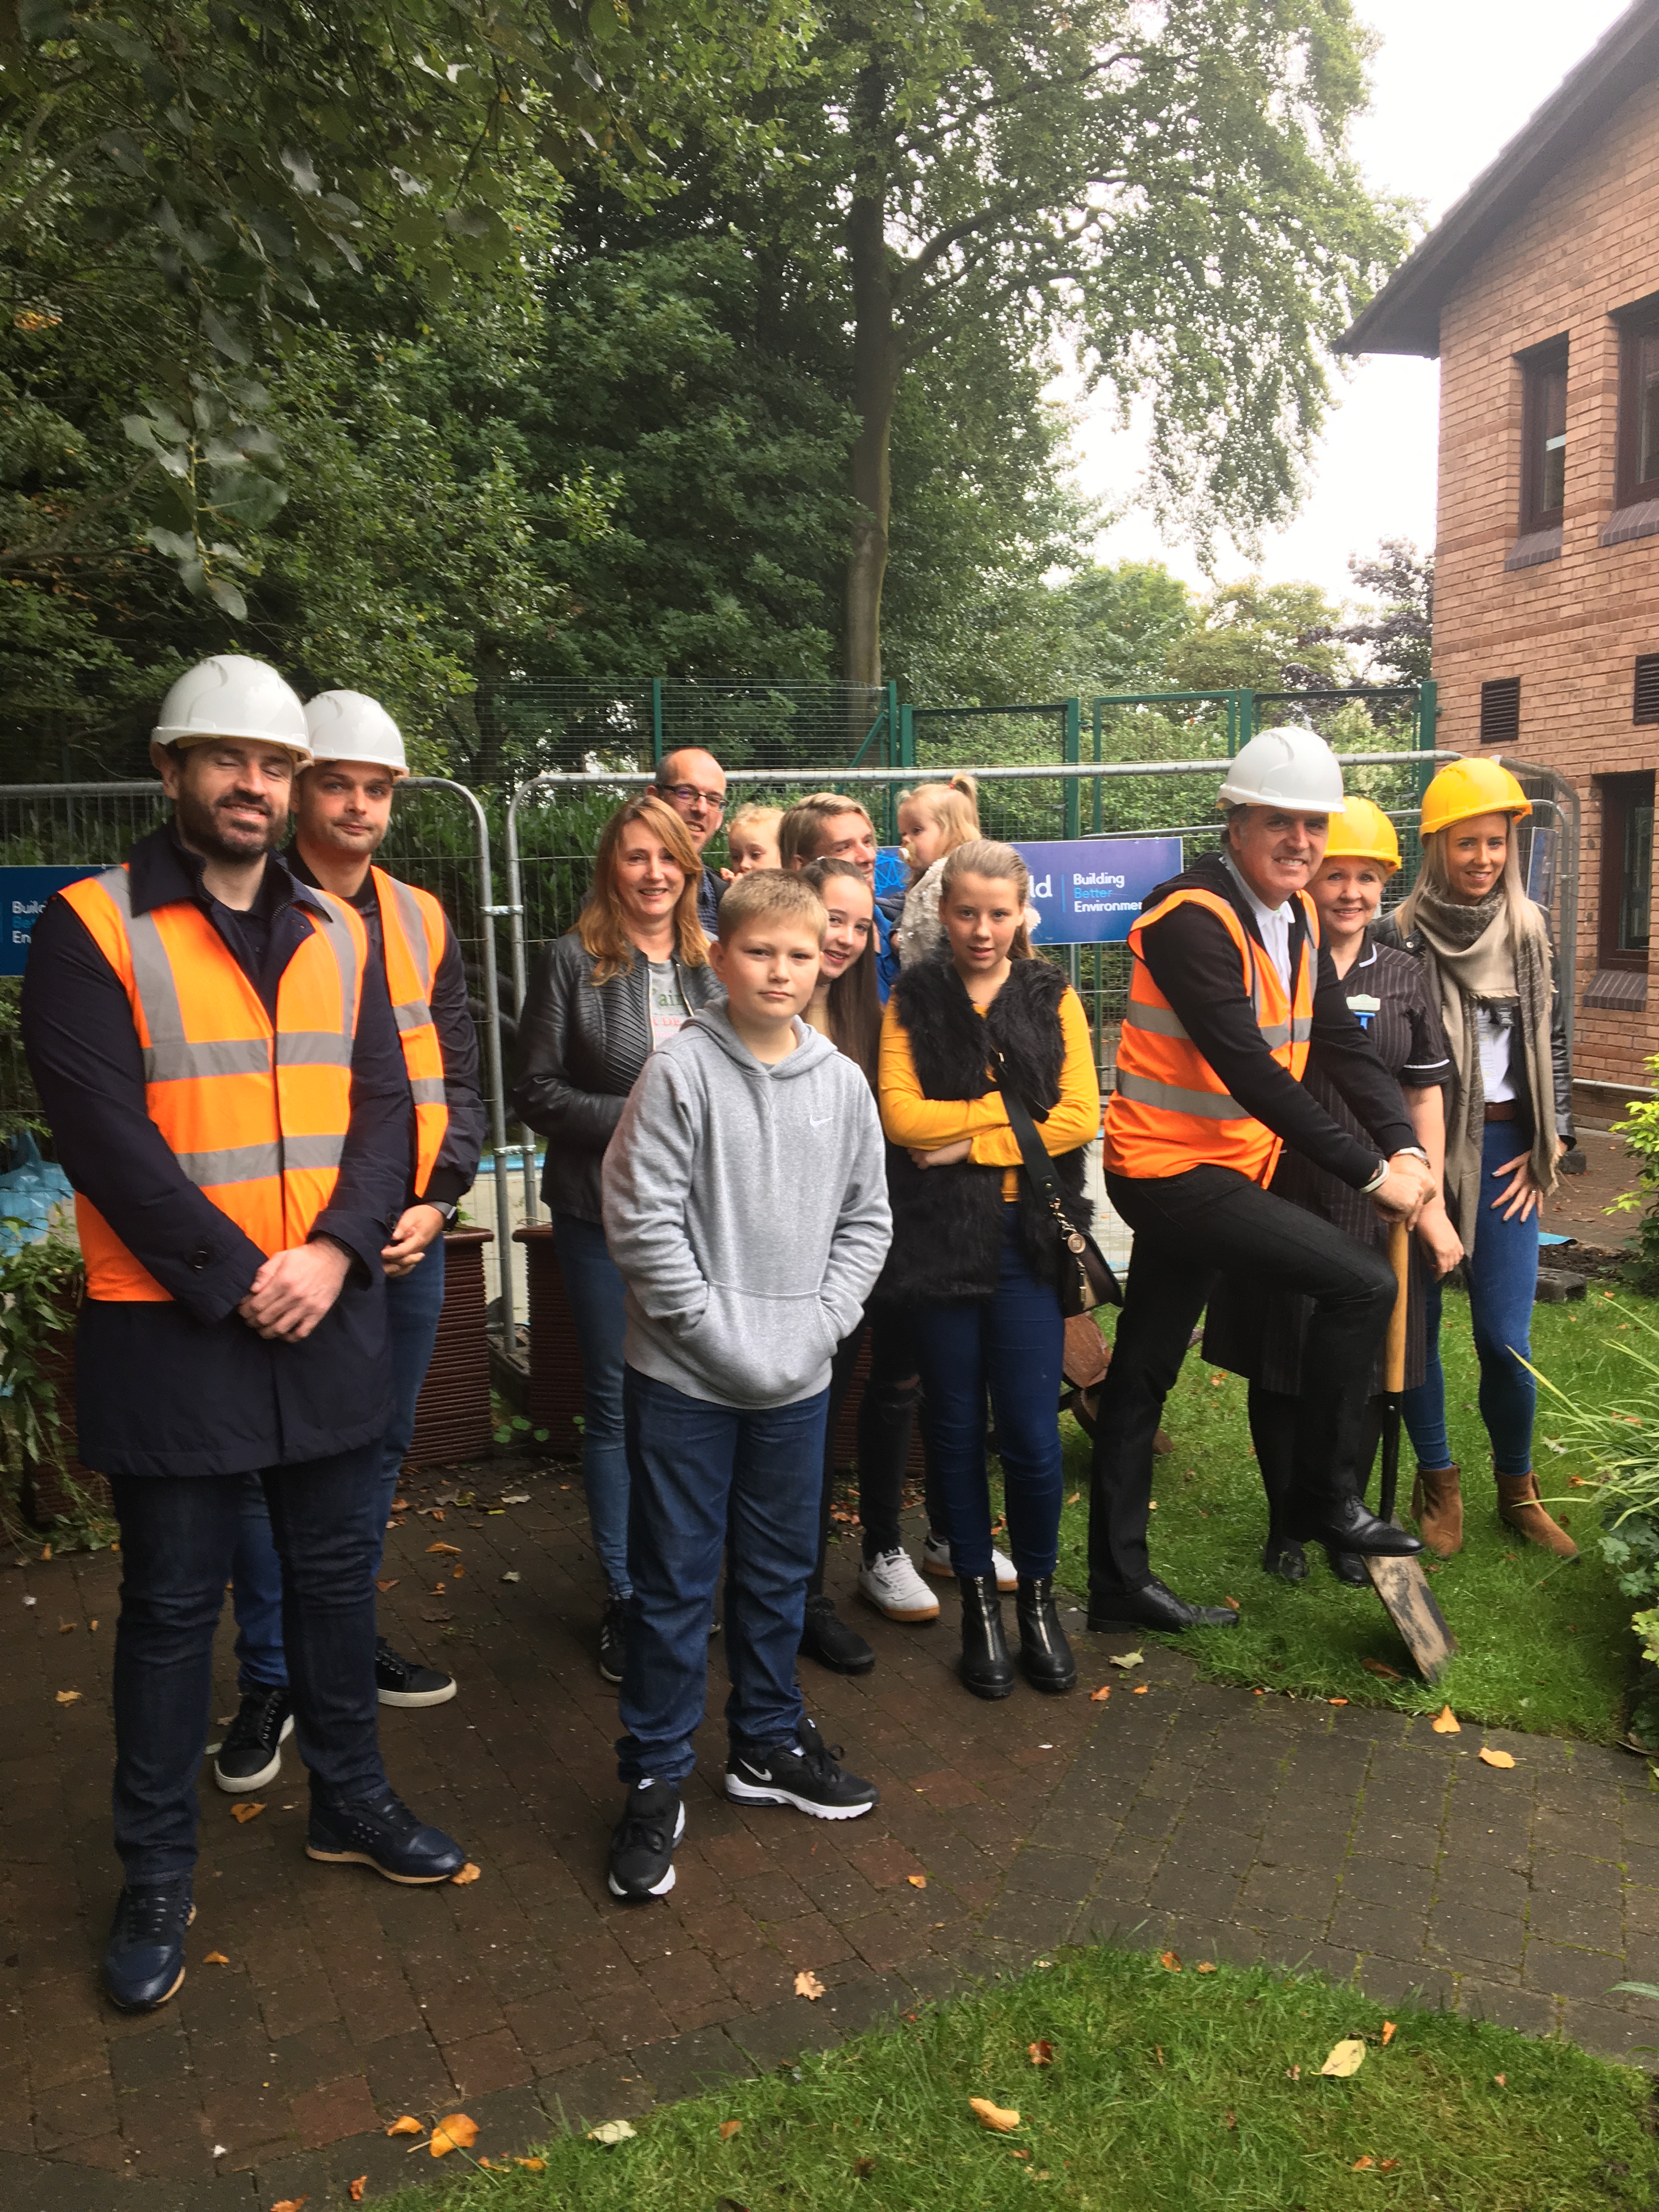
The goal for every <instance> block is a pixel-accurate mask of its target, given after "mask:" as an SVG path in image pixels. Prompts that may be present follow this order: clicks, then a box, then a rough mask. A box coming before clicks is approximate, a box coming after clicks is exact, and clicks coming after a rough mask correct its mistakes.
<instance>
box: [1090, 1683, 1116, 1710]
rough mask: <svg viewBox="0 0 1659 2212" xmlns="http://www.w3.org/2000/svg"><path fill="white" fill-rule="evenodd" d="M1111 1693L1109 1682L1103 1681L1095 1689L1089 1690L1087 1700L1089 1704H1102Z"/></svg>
mask: <svg viewBox="0 0 1659 2212" xmlns="http://www.w3.org/2000/svg"><path fill="white" fill-rule="evenodd" d="M1111 1694H1112V1686H1111V1684H1110V1683H1109V1682H1103V1683H1102V1684H1101V1686H1100V1687H1099V1688H1098V1689H1097V1690H1091V1691H1090V1692H1089V1702H1090V1704H1091V1705H1104V1704H1105V1702H1106V1700H1107V1699H1108V1698H1109V1697H1110V1696H1111Z"/></svg>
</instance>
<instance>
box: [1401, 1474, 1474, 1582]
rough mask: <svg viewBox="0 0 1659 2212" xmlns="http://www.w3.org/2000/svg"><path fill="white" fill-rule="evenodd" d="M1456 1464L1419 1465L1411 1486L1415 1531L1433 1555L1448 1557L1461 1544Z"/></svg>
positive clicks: (1460, 1509)
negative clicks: (1443, 1465)
mask: <svg viewBox="0 0 1659 2212" xmlns="http://www.w3.org/2000/svg"><path fill="white" fill-rule="evenodd" d="M1458 1472H1459V1470H1458V1466H1457V1462H1456V1461H1455V1460H1454V1461H1453V1462H1452V1463H1451V1465H1450V1466H1449V1467H1419V1468H1418V1470H1417V1480H1416V1481H1415V1482H1414V1483H1413V1486H1412V1518H1413V1520H1414V1521H1415V1522H1416V1523H1417V1531H1418V1534H1419V1535H1420V1536H1421V1537H1422V1539H1423V1541H1424V1543H1425V1544H1426V1545H1427V1547H1428V1548H1429V1550H1430V1551H1431V1552H1432V1553H1434V1555H1435V1557H1436V1559H1450V1557H1451V1555H1452V1553H1454V1552H1461V1551H1462V1548H1463V1493H1462V1490H1461V1489H1460V1488H1459V1486H1458Z"/></svg>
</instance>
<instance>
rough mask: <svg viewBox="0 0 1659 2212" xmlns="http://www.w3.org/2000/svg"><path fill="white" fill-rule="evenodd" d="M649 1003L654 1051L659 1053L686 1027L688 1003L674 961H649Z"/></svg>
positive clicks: (647, 997)
mask: <svg viewBox="0 0 1659 2212" xmlns="http://www.w3.org/2000/svg"><path fill="white" fill-rule="evenodd" d="M646 969H647V981H646V987H645V994H646V1004H647V1006H648V1007H649V1008H650V1012H651V1049H652V1051H653V1052H659V1051H660V1050H661V1049H662V1048H663V1046H664V1045H665V1044H666V1043H667V1042H668V1040H669V1039H670V1037H677V1036H678V1035H679V1033H680V1031H681V1030H683V1029H684V1027H685V1001H684V999H683V998H682V997H681V996H680V987H679V981H678V977H677V976H676V975H675V973H674V963H673V962H672V961H671V960H647V963H646Z"/></svg>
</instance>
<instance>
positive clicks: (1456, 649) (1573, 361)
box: [1378, 84, 1659, 1084]
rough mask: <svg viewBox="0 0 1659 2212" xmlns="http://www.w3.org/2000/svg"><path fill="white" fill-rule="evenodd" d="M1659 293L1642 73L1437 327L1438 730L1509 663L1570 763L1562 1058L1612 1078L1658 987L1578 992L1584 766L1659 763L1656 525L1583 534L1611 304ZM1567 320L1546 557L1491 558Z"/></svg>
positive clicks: (1594, 896)
mask: <svg viewBox="0 0 1659 2212" xmlns="http://www.w3.org/2000/svg"><path fill="white" fill-rule="evenodd" d="M1656 291H1659V84H1649V85H1646V86H1644V88H1642V89H1641V90H1640V91H1638V93H1636V94H1633V95H1632V98H1631V99H1630V100H1628V101H1626V104H1625V106H1623V107H1622V108H1621V109H1620V111H1619V112H1617V114H1616V115H1615V116H1614V117H1613V118H1612V120H1611V121H1610V123H1609V124H1608V125H1607V127H1606V128H1605V130H1604V131H1603V132H1602V134H1601V137H1600V139H1599V141H1598V143H1596V144H1595V146H1593V147H1591V148H1589V149H1586V150H1585V151H1584V152H1583V153H1582V154H1581V155H1578V156H1577V158H1576V159H1575V160H1574V161H1571V163H1570V164H1568V165H1567V166H1566V167H1564V168H1563V169H1562V171H1561V172H1560V173H1559V175H1558V176H1557V177H1556V179H1554V181H1553V183H1552V184H1551V185H1549V186H1548V187H1547V189H1546V190H1545V191H1542V192H1541V194H1540V195H1539V196H1538V197H1537V198H1536V199H1535V200H1534V202H1533V203H1532V204H1531V205H1530V207H1529V208H1528V210H1527V211H1526V213H1525V214H1524V216H1522V217H1521V218H1520V219H1519V220H1518V221H1517V222H1515V223H1513V224H1512V225H1511V226H1510V228H1509V229H1508V230H1507V231H1506V232H1505V233H1504V235H1503V236H1502V238H1501V239H1499V240H1498V242H1497V244H1496V245H1494V246H1492V247H1491V248H1490V249H1489V250H1488V251H1487V252H1486V254H1485V255H1484V256H1483V257H1482V258H1481V259H1480V261H1479V262H1478V263H1477V264H1476V265H1475V266H1474V269H1473V270H1471V272H1470V273H1469V275H1468V276H1467V277H1466V278H1465V279H1464V281H1463V283H1462V285H1461V286H1460V287H1459V288H1458V289H1457V290H1456V291H1455V293H1454V295H1452V297H1451V298H1450V299H1449V301H1447V303H1446V306H1445V307H1444V309H1443V313H1442V316H1441V325H1440V331H1441V387H1440V392H1441V399H1440V406H1441V412H1440V495H1439V525H1438V562H1437V577H1436V593H1435V674H1436V676H1437V678H1438V679H1439V684H1440V701H1441V708H1442V713H1441V718H1440V729H1439V738H1440V742H1441V743H1442V744H1447V745H1453V746H1455V747H1456V748H1457V749H1458V750H1460V751H1467V752H1471V753H1473V752H1475V751H1478V750H1479V744H1480V686H1481V684H1482V683H1483V682H1486V681H1488V680H1490V679H1492V678H1498V677H1509V676H1518V677H1519V678H1521V737H1520V744H1519V746H1518V748H1516V750H1519V751H1520V752H1521V753H1522V754H1524V755H1525V756H1526V757H1528V759H1532V760H1538V761H1542V762H1546V763H1548V764H1549V765H1550V766H1551V767H1552V768H1555V769H1559V770H1560V771H1561V773H1562V774H1563V775H1567V776H1570V777H1571V779H1572V781H1573V782H1574V783H1575V784H1576V786H1577V788H1578V792H1579V795H1580V799H1581V803H1582V805H1583V842H1582V850H1581V854H1580V876H1579V938H1578V947H1577V951H1578V988H1579V995H1580V1000H1581V1004H1580V1006H1579V1009H1578V1013H1577V1050H1576V1060H1577V1073H1578V1074H1579V1075H1580V1076H1581V1077H1588V1078H1596V1079H1601V1080H1603V1081H1607V1082H1614V1083H1620V1084H1624V1083H1632V1082H1635V1083H1645V1082H1648V1081H1650V1080H1651V1079H1650V1077H1649V1076H1647V1075H1646V1074H1645V1073H1644V1070H1643V1068H1642V1065H1641V1063H1642V1061H1643V1060H1644V1057H1645V1056H1646V1055H1647V1054H1650V1053H1654V1052H1656V1051H1659V990H1655V991H1653V993H1652V994H1651V995H1650V1000H1649V1003H1648V1006H1647V1007H1646V1009H1645V1010H1643V1009H1640V1008H1620V1009H1619V1010H1618V1011H1617V1012H1610V1011H1604V1010H1600V1009H1596V1008H1590V1009H1588V1010H1586V1009H1585V1008H1584V1007H1583V1005H1582V998H1583V991H1584V989H1585V987H1587V986H1588V983H1589V978H1590V976H1591V975H1593V974H1594V973H1595V952H1596V943H1597V929H1598V921H1599V913H1600V903H1601V900H1600V893H1601V884H1600V869H1601V823H1600V818H1599V810H1598V806H1597V803H1596V795H1595V785H1594V781H1593V780H1594V778H1595V776H1596V775H1601V774H1607V773H1611V772H1623V771H1629V770H1632V769H1659V727H1652V726H1650V727H1644V728H1638V727H1636V726H1633V725H1632V719H1631V684H1632V660H1633V659H1634V658H1635V656H1636V655H1637V654H1638V653H1652V652H1659V537H1653V538H1640V539H1637V540H1635V541H1634V542H1632V543H1630V544H1623V545H1612V546H1606V547H1604V546H1602V545H1601V544H1599V543H1598V542H1597V541H1598V539H1599V538H1600V536H1601V532H1602V531H1603V529H1604V528H1605V527H1606V526H1607V520H1608V518H1609V517H1610V516H1611V514H1612V513H1613V506H1614V497H1613V494H1614V469H1615V460H1616V444H1615V431H1616V421H1617V413H1618V398H1619V333H1618V330H1617V327H1616V326H1615V325H1614V324H1613V322H1612V320H1611V319H1610V318H1611V316H1612V314H1613V313H1614V312H1615V311H1616V310H1618V309H1620V308H1621V307H1628V306H1629V305H1631V304H1632V302H1633V301H1637V300H1640V299H1643V298H1644V297H1645V296H1646V295H1648V294H1650V293H1652V292H1656ZM1563 335H1565V336H1566V337H1567V338H1568V339H1569V342H1570V348H1571V350H1570V355H1569V362H1568V375H1567V449H1566V494H1565V511H1564V515H1563V532H1562V548H1561V554H1560V557H1559V559H1557V560H1553V561H1549V562H1544V563H1542V564H1541V565H1540V566H1538V567H1536V568H1522V569H1517V570H1515V571H1512V572H1506V571H1505V569H1504V556H1505V555H1506V553H1507V552H1508V551H1509V550H1510V546H1511V545H1512V544H1514V542H1515V540H1516V537H1517V536H1518V535H1519V532H1520V511H1521V460H1522V447H1521V402H1522V375H1521V370H1520V368H1519V366H1518V364H1517V362H1516V358H1515V356H1516V353H1517V352H1519V351H1521V350H1522V349H1527V348H1529V347H1532V346H1535V345H1539V344H1541V343H1544V342H1545V341H1546V340H1548V339H1552V338H1555V337H1560V336H1563ZM1378 459H1379V465H1383V466H1386V465H1387V459H1386V456H1379V457H1378ZM1656 890H1659V886H1656ZM1654 911H1655V914H1656V915H1659V896H1656V900H1655V908H1654Z"/></svg>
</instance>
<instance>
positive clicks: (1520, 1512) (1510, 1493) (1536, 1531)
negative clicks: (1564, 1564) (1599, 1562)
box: [1498, 1474, 1578, 1559]
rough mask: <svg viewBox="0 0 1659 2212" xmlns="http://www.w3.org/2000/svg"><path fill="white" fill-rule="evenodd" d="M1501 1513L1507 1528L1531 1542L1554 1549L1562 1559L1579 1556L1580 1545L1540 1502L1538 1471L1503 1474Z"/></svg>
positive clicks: (1547, 1548)
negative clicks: (1536, 1472)
mask: <svg viewBox="0 0 1659 2212" xmlns="http://www.w3.org/2000/svg"><path fill="white" fill-rule="evenodd" d="M1498 1519H1499V1520H1500V1521H1501V1522H1504V1526H1505V1527H1506V1528H1513V1529H1514V1530H1515V1532H1516V1534H1517V1535H1521V1536H1524V1537H1525V1538H1526V1540H1527V1541H1528V1543H1529V1544H1537V1545H1540V1546H1541V1547H1542V1548H1543V1549H1544V1550H1545V1551H1547V1552H1553V1553H1554V1554H1555V1556H1556V1558H1557V1559H1577V1557H1578V1547H1577V1544H1575V1543H1574V1542H1573V1541H1572V1539H1571V1536H1569V1535H1568V1534H1567V1532H1566V1530H1565V1528H1560V1527H1559V1526H1558V1525H1557V1523H1556V1522H1553V1521H1552V1520H1551V1518H1550V1516H1549V1515H1548V1514H1547V1512H1546V1511H1545V1510H1544V1509H1543V1507H1542V1506H1541V1504H1539V1502H1538V1477H1537V1476H1536V1475H1535V1474H1500V1475H1499V1476H1498Z"/></svg>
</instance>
